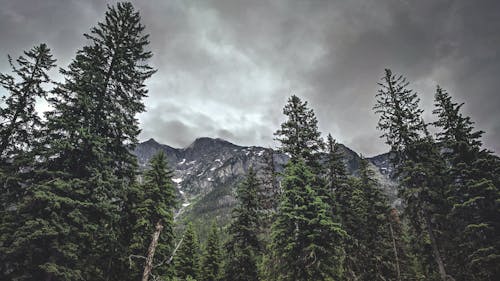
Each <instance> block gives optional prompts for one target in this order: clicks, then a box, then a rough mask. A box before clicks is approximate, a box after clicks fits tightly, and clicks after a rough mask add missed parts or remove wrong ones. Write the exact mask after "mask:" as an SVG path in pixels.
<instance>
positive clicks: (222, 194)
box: [134, 137, 399, 224]
mask: <svg viewBox="0 0 500 281" xmlns="http://www.w3.org/2000/svg"><path fill="white" fill-rule="evenodd" d="M341 148H342V151H343V152H344V155H345V162H346V167H347V170H348V171H349V173H351V174H354V175H356V174H357V170H358V168H359V163H360V160H361V159H360V157H359V156H358V154H357V153H356V152H354V151H353V150H351V149H349V148H348V147H346V146H344V145H341ZM269 149H270V148H264V147H259V146H239V145H236V144H233V143H230V142H228V141H226V140H223V139H218V138H217V139H214V138H207V137H202V138H198V139H196V140H195V141H194V142H193V143H192V144H191V145H189V146H188V147H186V148H173V147H171V146H168V145H165V144H160V143H158V142H157V141H155V140H154V139H150V140H148V141H145V142H142V143H139V144H138V145H137V147H136V148H135V150H134V154H135V155H136V156H137V159H138V162H139V165H140V167H141V168H142V169H146V168H147V165H148V162H149V159H151V157H152V156H153V155H155V154H156V153H157V152H158V151H159V150H163V151H164V153H165V154H166V156H167V158H168V160H169V164H170V167H171V169H172V170H173V173H174V177H173V179H172V180H173V181H174V182H175V184H176V185H177V190H178V195H179V203H180V204H179V210H178V213H177V216H179V215H180V218H181V219H183V218H185V219H190V220H193V219H194V220H199V221H201V222H205V224H207V223H206V222H207V221H211V220H213V219H214V218H216V219H217V220H218V221H219V222H225V221H227V220H228V219H229V217H230V210H231V209H232V207H233V206H234V204H235V203H236V200H235V197H234V195H235V189H236V186H237V184H238V183H239V182H240V181H241V179H243V177H244V176H245V174H246V172H247V170H248V169H249V167H251V166H253V167H254V169H255V170H256V171H257V172H258V173H257V174H258V175H260V174H261V173H259V171H260V170H262V169H261V168H262V167H263V166H264V165H265V164H264V163H265V160H264V159H265V158H264V155H265V153H268V152H269ZM388 157H389V155H388V154H387V153H386V154H381V155H378V156H375V157H372V158H368V160H369V161H370V163H371V166H372V169H373V170H374V172H375V175H376V177H377V179H378V180H379V181H380V182H381V184H382V187H383V189H384V191H385V192H386V194H387V195H388V196H389V198H390V200H391V202H393V205H398V204H399V201H398V200H397V196H396V188H395V182H394V181H393V180H391V178H390V175H391V172H392V169H391V165H390V162H389V158H388ZM288 159H289V157H288V156H287V155H285V154H283V153H279V152H276V151H275V152H274V164H275V167H276V169H277V170H278V171H282V170H283V167H284V165H285V164H286V162H287V161H288ZM208 224H209V223H208Z"/></svg>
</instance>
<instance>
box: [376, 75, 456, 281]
mask: <svg viewBox="0 0 500 281" xmlns="http://www.w3.org/2000/svg"><path fill="white" fill-rule="evenodd" d="M379 85H380V86H381V89H380V90H379V92H378V94H377V96H376V97H377V104H376V105H375V106H374V109H375V110H376V113H378V114H380V120H379V123H378V128H379V129H380V130H382V131H383V134H382V137H383V138H385V139H386V143H387V144H388V145H390V146H391V154H392V156H393V157H392V161H393V163H394V165H395V167H396V169H397V171H398V175H399V178H400V181H401V184H400V196H401V197H402V198H403V199H404V202H405V204H406V213H407V215H408V218H409V220H410V223H411V226H412V229H413V231H414V234H415V236H416V238H417V241H418V243H419V248H420V249H428V248H430V250H431V251H427V250H426V251H423V252H422V254H423V255H424V256H423V257H421V260H422V261H423V262H424V263H425V265H424V267H426V268H427V270H426V271H428V272H427V278H429V279H430V278H432V277H431V275H433V272H435V270H433V269H432V268H435V266H431V265H430V264H429V263H428V262H425V261H427V260H428V259H426V257H425V255H427V254H428V253H429V252H430V253H432V256H433V258H434V261H435V263H436V265H437V269H438V272H439V276H440V279H441V280H443V281H445V280H447V279H448V278H450V276H449V274H448V273H447V272H446V268H445V259H444V257H443V250H442V249H441V246H442V245H441V243H440V242H441V241H440V237H439V235H438V233H439V229H440V228H441V227H442V226H443V225H446V220H445V217H446V214H447V212H448V210H447V208H448V207H449V206H448V205H447V204H446V203H447V202H446V200H445V199H446V190H445V188H444V181H445V180H444V174H443V171H444V169H445V163H444V161H442V157H441V155H440V153H439V150H438V148H437V145H436V144H435V142H434V141H433V140H432V138H431V137H430V136H429V134H428V132H427V128H426V127H427V126H426V124H425V123H424V122H423V120H422V118H421V114H422V110H421V109H420V108H419V107H418V102H419V99H418V97H417V94H416V93H414V92H413V91H412V90H410V89H408V82H406V79H405V78H404V77H403V76H396V75H393V74H392V72H391V71H390V70H389V69H386V71H385V76H384V77H383V82H382V83H379ZM427 246H429V247H427Z"/></svg>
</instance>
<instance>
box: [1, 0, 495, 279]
mask: <svg viewBox="0 0 500 281" xmlns="http://www.w3.org/2000/svg"><path fill="white" fill-rule="evenodd" d="M134 6H135V4H132V3H129V2H117V3H113V4H109V5H108V6H107V10H102V11H100V12H101V14H100V18H99V20H98V21H97V22H95V24H94V26H93V27H91V28H90V29H88V30H87V32H86V33H85V34H83V35H82V36H83V39H82V42H85V43H84V45H82V46H81V47H80V48H79V49H78V50H77V51H76V54H75V53H74V54H73V57H72V60H71V61H70V63H69V65H61V64H60V63H59V61H58V58H57V57H56V55H54V54H53V52H52V49H57V47H58V46H49V44H45V43H37V44H36V45H34V46H33V47H32V48H31V49H27V50H24V51H23V50H19V54H17V55H16V54H12V56H10V55H9V56H8V57H7V54H1V55H2V58H1V59H2V60H7V61H6V63H8V65H9V67H10V71H7V72H3V73H0V84H1V87H2V89H1V90H0V93H1V96H2V99H1V100H0V189H1V190H0V280H13V281H14V280H16V281H24V280H26V281H27V280H37V281H38V280H40V281H65V280H75V281H76V280H92V281H99V280H106V281H113V280H116V281H128V280H131V281H132V280H134V281H140V280H141V281H148V280H150V281H160V280H164V281H174V280H177V281H187V280H190V281H194V280H197V281H321V280H325V281H327V280H329V281H343V280H346V281H351V280H352V281H389V280H391V281H410V280H411V281H413V280H415V281H417V280H421V281H470V280H477V281H495V280H497V281H498V280H500V158H499V156H498V151H496V152H493V151H491V150H489V149H487V148H485V147H484V146H483V143H482V142H483V141H482V136H483V134H485V132H483V131H482V130H480V129H477V128H476V123H475V122H474V120H472V118H471V117H470V116H468V115H467V113H466V111H464V110H463V106H464V103H462V102H461V100H456V99H455V98H454V96H453V93H452V92H451V90H449V91H448V90H447V89H446V88H445V87H441V86H437V85H433V87H434V92H433V93H425V94H426V95H432V96H433V105H432V107H433V109H432V111H431V112H429V111H428V110H426V111H425V112H424V110H423V108H422V107H421V101H420V98H421V93H420V92H419V93H417V92H416V91H415V90H414V88H412V87H413V84H412V80H411V77H406V76H405V75H402V74H400V73H397V72H396V71H395V70H396V69H392V70H391V69H389V68H387V69H385V70H384V69H383V68H382V69H380V73H377V77H378V80H376V79H375V80H373V81H368V82H369V83H372V84H373V85H377V89H378V90H377V91H375V92H373V93H371V97H372V98H373V101H374V102H373V103H372V105H371V107H368V108H360V109H359V110H360V111H371V112H372V113H373V114H374V116H377V118H378V120H377V125H376V129H377V131H378V134H379V136H380V137H381V139H382V140H383V141H384V142H385V144H386V151H387V153H385V154H383V155H384V157H385V158H384V159H386V162H387V163H386V166H385V167H386V168H387V169H386V173H385V174H383V175H382V174H381V173H380V171H379V170H380V169H379V168H378V167H377V166H376V165H375V164H374V162H373V158H367V157H364V156H362V155H359V154H358V153H355V152H352V151H351V152H352V153H354V154H352V155H353V156H352V155H351V154H348V153H347V152H346V148H345V146H343V145H342V144H341V143H340V142H339V140H337V139H336V138H334V136H333V135H334V134H328V132H320V126H319V122H328V120H319V119H320V118H317V116H318V117H319V116H320V115H316V114H315V109H314V108H313V106H311V103H308V100H306V99H305V98H303V96H302V95H296V94H294V93H293V89H291V90H292V91H291V93H290V94H289V96H288V99H287V101H286V103H284V104H282V107H278V108H272V110H273V111H275V112H276V111H278V112H280V113H282V114H281V117H282V119H281V121H280V123H281V124H278V126H276V127H275V128H274V134H273V135H272V136H271V135H270V136H267V137H269V138H273V139H274V141H275V144H276V145H275V147H273V148H265V149H264V148H262V151H261V152H260V153H259V154H258V155H257V156H255V157H257V158H258V159H260V160H258V161H257V160H256V162H251V161H250V160H248V161H247V160H245V159H247V158H243V157H246V156H245V153H246V155H247V156H248V155H249V153H250V148H247V150H244V151H246V152H245V153H242V154H241V157H240V158H238V159H240V160H234V161H246V162H244V163H247V164H245V165H242V166H241V176H240V174H237V175H236V174H235V172H233V174H231V176H232V178H231V180H232V181H231V182H230V184H223V183H221V181H220V180H218V179H217V178H215V177H209V178H208V180H206V181H205V182H204V183H203V184H204V185H202V184H198V185H196V184H195V183H192V185H191V186H198V187H199V190H198V189H189V190H188V189H180V188H179V186H181V185H182V184H186V186H187V184H188V183H187V180H186V179H184V182H182V181H183V179H180V178H179V176H178V175H177V174H176V173H177V172H176V171H174V170H175V167H174V166H173V164H172V163H174V162H175V163H179V164H178V165H188V164H189V163H187V162H188V161H187V160H186V158H188V157H187V156H175V157H178V158H175V159H174V158H172V157H174V156H172V155H180V154H179V153H180V152H175V153H177V154H174V152H168V151H167V148H166V147H167V146H162V145H160V144H158V143H155V142H154V141H153V140H151V142H149V145H150V146H148V147H153V148H154V149H153V148H152V149H151V155H152V156H151V157H148V158H147V161H145V163H144V164H141V163H142V162H141V161H143V160H144V159H146V158H144V159H143V160H141V159H142V158H140V154H138V151H142V150H139V149H138V145H139V143H140V141H139V135H140V133H141V130H142V127H141V124H140V122H139V119H138V115H139V114H142V113H143V112H145V111H146V109H147V107H146V106H145V101H147V99H148V95H149V94H150V93H151V91H152V89H150V88H149V86H148V85H149V84H148V81H149V79H150V78H151V77H154V76H155V75H158V73H157V70H158V66H156V65H153V64H151V63H150V62H151V58H152V57H153V56H156V55H157V54H156V53H153V52H152V51H151V48H150V41H153V40H155V38H154V37H153V36H150V35H149V34H150V33H149V30H148V27H147V26H146V25H145V24H144V22H143V18H141V16H142V14H141V10H140V9H137V8H135V7H134ZM2 41H3V39H2ZM393 70H394V71H393ZM55 76H58V77H62V78H59V79H56V78H55ZM214 83H215V82H214ZM377 83H378V84H377ZM287 90H288V89H287ZM285 91H286V90H285ZM332 91H335V89H332ZM163 94H164V95H168V93H163ZM299 96H300V97H299ZM174 98H175V97H174ZM41 101H43V102H44V103H45V104H47V105H48V106H47V109H46V110H44V111H43V112H41V111H40V110H39V109H37V104H39V103H40V102H41ZM254 102H255V103H258V102H259V101H258V100H255V101H254ZM465 102H466V103H467V101H465ZM166 110H168V109H166ZM241 110H242V111H243V110H245V109H244V108H242V109H241ZM352 114H356V113H355V112H353V113H352ZM321 116H323V115H321ZM430 116H432V117H430ZM430 120H432V121H430ZM235 122H239V121H236V119H235ZM176 133H177V132H176V131H170V132H168V134H171V135H175V134H176ZM201 141H202V140H197V141H196V142H199V143H201ZM205 141H206V144H205V143H204V144H203V145H205V146H204V147H203V148H204V149H207V151H208V152H207V153H209V152H210V153H214V155H215V156H214V158H217V159H216V160H213V161H212V160H211V162H214V163H216V162H220V163H221V164H220V165H219V166H214V168H206V169H205V170H206V173H210V172H213V173H215V172H217V171H218V170H216V168H217V169H219V167H223V164H222V162H224V161H225V160H220V159H223V158H222V157H226V156H225V155H229V154H228V153H236V152H234V151H236V150H238V149H239V148H238V146H236V145H233V144H229V143H226V142H224V141H222V140H219V139H217V140H211V141H207V140H205ZM497 141H498V140H497ZM196 142H195V144H196ZM212 143H222V144H218V145H223V146H227V147H229V148H227V149H226V148H221V150H220V152H218V150H216V149H215V148H214V147H215V144H214V145H212ZM141 145H145V144H141ZM199 145H201V144H199ZM141 147H145V146H141ZM155 147H156V148H155ZM161 147H163V148H164V149H160V148H161ZM192 148H193V147H191V148H186V149H184V150H182V151H184V152H183V153H187V152H185V151H188V149H192ZM224 149H225V150H224ZM144 151H145V148H144ZM148 151H149V150H148ZM214 151H215V152H214ZM148 153H149V152H148ZM207 153H205V154H207ZM205 154H204V155H205ZM252 155H253V154H252ZM349 155H351V156H349ZM248 157H250V156H248ZM183 158H184V159H183ZM257 158H255V159H257ZM231 159H236V158H231ZM241 159H243V160H241ZM252 159H253V158H252ZM352 159H354V160H352ZM252 161H253V160H252ZM352 161H355V162H352ZM192 162H193V163H194V160H193V161H192ZM235 163H236V164H235ZM237 163H240V162H234V163H232V164H231V165H233V166H231V167H233V170H232V171H235V170H234V169H236V168H234V167H237ZM248 163H249V164H248ZM352 163H354V164H352ZM193 165H194V164H193ZM214 165H215V164H214ZM228 165H229V164H228ZM352 165H354V166H353V167H354V168H351V166H352ZM209 167H212V166H209ZM238 167H239V166H238ZM221 169H222V168H221ZM189 173H191V172H189ZM186 175H188V173H186ZM189 175H190V174H189ZM200 175H201V174H200ZM233 175H234V177H233ZM193 176H194V175H193ZM385 181H387V182H389V181H390V182H392V183H393V191H394V192H393V195H391V194H390V193H389V192H387V188H386V187H384V186H385ZM193 182H194V180H193ZM206 186H209V187H210V188H208V187H207V188H206V189H202V188H205V187H206ZM186 194H187V195H186ZM220 206H222V207H224V208H222V207H220ZM219 207H220V208H219Z"/></svg>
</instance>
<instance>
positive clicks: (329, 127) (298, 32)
mask: <svg viewBox="0 0 500 281" xmlns="http://www.w3.org/2000/svg"><path fill="white" fill-rule="evenodd" d="M0 2H1V6H0V7H2V8H1V9H0V38H1V44H0V54H2V55H6V54H8V53H9V54H11V55H13V56H17V55H19V54H20V52H21V50H23V49H28V48H30V47H31V46H32V45H34V44H37V43H39V42H46V43H48V44H49V45H50V47H51V48H52V49H53V52H54V54H55V56H56V57H57V58H58V60H59V65H60V66H66V65H67V64H68V63H69V61H70V60H71V59H72V57H73V55H74V53H75V51H76V49H77V48H79V47H80V46H82V45H83V44H84V43H85V41H84V39H83V37H82V33H84V32H87V31H88V30H89V28H90V27H91V26H93V25H94V24H95V23H96V22H97V21H98V20H100V19H102V17H103V13H104V11H105V7H106V3H105V2H104V1H98V0H94V1H76V0H74V1H64V0H48V1H35V0H32V1H27V0H1V1H0ZM135 4H136V6H137V8H138V9H139V10H140V11H141V14H142V16H143V20H144V23H145V24H146V26H147V31H148V32H149V33H150V34H151V50H152V51H153V53H154V55H155V56H154V58H153V61H152V64H153V65H154V66H155V67H156V68H158V72H157V73H156V74H155V76H154V77H153V78H152V79H150V81H149V82H148V86H149V89H150V96H149V98H148V99H147V100H146V101H145V102H146V105H147V110H148V111H147V112H145V113H143V114H141V116H140V121H141V126H142V129H143V131H142V134H141V138H142V139H147V138H150V137H154V138H155V139H157V140H158V141H160V142H163V143H168V144H171V145H174V146H180V147H182V146H186V145H187V144H189V143H190V142H191V141H192V140H193V139H194V138H196V137H199V136H211V137H221V138H225V139H228V140H230V141H233V142H235V143H238V144H245V145H264V146H267V145H273V141H272V138H273V135H272V133H273V132H274V131H275V130H276V129H277V128H278V126H279V124H280V123H281V122H282V121H283V119H284V117H283V116H282V114H281V109H282V107H283V105H284V104H285V102H286V99H287V97H288V96H290V94H292V93H294V94H297V95H299V96H301V97H303V98H304V99H306V100H308V101H309V103H310V105H311V106H312V107H313V108H314V109H315V112H316V114H317V116H318V119H319V125H320V129H321V131H322V132H324V133H328V132H330V133H332V135H333V136H334V137H335V138H337V139H339V141H341V142H343V143H345V144H346V145H348V146H349V147H351V148H353V149H354V150H356V151H358V152H362V153H363V154H366V155H374V154H376V153H380V152H383V151H385V150H386V149H387V147H386V146H385V145H384V144H383V140H381V139H379V138H378V136H379V134H380V133H379V132H377V130H376V129H375V127H376V122H377V116H375V114H374V113H373V112H372V110H371V108H372V106H373V104H374V100H375V99H374V95H375V93H376V91H377V88H378V87H377V82H378V81H379V79H380V77H381V75H382V74H383V69H384V68H386V67H390V68H392V69H393V71H395V72H398V73H402V74H404V75H406V76H407V77H408V78H409V80H410V81H411V82H412V83H411V87H413V88H414V89H415V90H417V91H418V92H419V93H420V96H421V99H422V107H423V108H424V109H425V111H426V113H425V114H426V115H425V117H426V119H427V120H429V121H431V120H432V116H431V111H432V103H433V101H432V99H433V94H434V89H435V86H436V85H437V84H439V85H441V86H442V87H444V88H445V89H447V90H448V91H449V92H450V93H451V94H452V95H453V96H454V98H455V99H456V100H457V101H459V102H466V105H465V106H464V110H465V113H466V114H468V115H470V116H472V118H473V120H474V121H476V124H477V127H478V128H479V129H482V130H485V131H486V134H485V136H484V141H485V144H486V146H487V147H488V148H490V149H493V150H495V151H496V152H498V151H500V143H499V141H498V140H499V139H500V125H499V124H500V123H499V122H498V121H499V120H500V111H499V110H498V108H499V106H500V95H499V94H498V93H497V91H498V90H497V87H498V85H499V84H498V81H499V80H498V77H499V75H500V54H499V52H500V48H499V46H500V17H499V16H498V15H499V13H500V2H499V1H495V0H491V1H467V0H463V1H451V0H441V1H432V0H425V1H404V0H387V1H369V0H368V1H361V0H360V1H341V0H339V1H320V0H318V1H275V0H273V1H271V0H268V1H230V0H228V1H215V0H214V1H181V0H179V1H163V0H152V1H135ZM0 71H2V72H4V71H7V63H6V60H5V59H2V60H1V61H0Z"/></svg>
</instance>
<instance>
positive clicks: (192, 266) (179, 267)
mask: <svg viewBox="0 0 500 281" xmlns="http://www.w3.org/2000/svg"><path fill="white" fill-rule="evenodd" d="M199 251H200V245H199V243H198V238H197V236H196V233H195V231H194V228H193V225H192V224H191V223H189V224H188V225H187V228H186V231H185V232H184V236H183V238H182V244H181V246H180V247H179V251H178V252H177V255H176V256H175V258H174V263H175V275H176V276H177V278H179V279H180V280H198V276H199V272H200V253H199Z"/></svg>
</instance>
